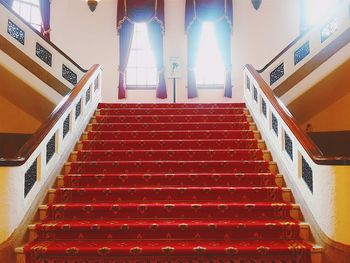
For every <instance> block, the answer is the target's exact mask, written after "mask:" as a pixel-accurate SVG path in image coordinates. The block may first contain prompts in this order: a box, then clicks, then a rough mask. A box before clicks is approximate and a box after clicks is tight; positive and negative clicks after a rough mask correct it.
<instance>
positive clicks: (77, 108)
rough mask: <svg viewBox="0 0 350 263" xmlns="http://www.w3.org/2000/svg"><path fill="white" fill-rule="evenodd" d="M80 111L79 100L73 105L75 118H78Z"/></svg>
mask: <svg viewBox="0 0 350 263" xmlns="http://www.w3.org/2000/svg"><path fill="white" fill-rule="evenodd" d="M80 113H81V100H79V102H78V103H77V105H75V119H78V118H79V116H80Z"/></svg>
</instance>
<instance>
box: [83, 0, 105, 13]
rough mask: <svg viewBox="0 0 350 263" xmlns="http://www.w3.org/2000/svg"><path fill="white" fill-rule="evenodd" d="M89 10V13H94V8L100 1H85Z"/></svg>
mask: <svg viewBox="0 0 350 263" xmlns="http://www.w3.org/2000/svg"><path fill="white" fill-rule="evenodd" d="M85 1H86V2H87V4H88V6H89V8H90V10H91V12H94V11H95V10H96V7H97V5H98V2H100V1H101V0H85Z"/></svg>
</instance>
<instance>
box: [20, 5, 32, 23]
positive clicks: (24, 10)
mask: <svg viewBox="0 0 350 263" xmlns="http://www.w3.org/2000/svg"><path fill="white" fill-rule="evenodd" d="M20 15H21V17H23V18H24V19H25V20H26V21H29V22H30V6H29V5H25V4H22V6H21V13H20Z"/></svg>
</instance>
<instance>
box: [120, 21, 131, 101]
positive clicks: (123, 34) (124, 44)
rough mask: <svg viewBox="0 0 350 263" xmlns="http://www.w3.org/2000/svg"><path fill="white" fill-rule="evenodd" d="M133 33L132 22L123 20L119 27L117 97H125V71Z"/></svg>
mask: <svg viewBox="0 0 350 263" xmlns="http://www.w3.org/2000/svg"><path fill="white" fill-rule="evenodd" d="M133 34H134V24H133V23H131V22H130V21H125V22H124V23H123V26H122V27H121V28H120V29H119V39H120V40H119V42H120V43H119V86H118V98H119V99H125V97H126V82H125V71H126V67H127V65H128V60H129V54H130V48H131V42H132V36H133Z"/></svg>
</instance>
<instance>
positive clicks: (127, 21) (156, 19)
mask: <svg viewBox="0 0 350 263" xmlns="http://www.w3.org/2000/svg"><path fill="white" fill-rule="evenodd" d="M117 12H118V14H117V28H118V31H119V41H120V61H119V72H120V74H119V98H120V99H121V98H125V96H126V94H125V93H126V84H125V70H126V67H127V63H128V59H129V53H130V47H131V41H132V36H133V29H134V26H133V25H134V23H144V22H146V23H147V28H148V34H149V38H150V44H151V48H152V50H153V53H154V55H155V60H156V64H157V71H158V86H157V92H156V93H157V98H161V99H165V98H167V91H166V84H165V76H164V62H163V60H164V59H163V33H164V0H143V1H139V0H118V10H117ZM124 27H126V29H124ZM131 31H132V32H131ZM121 76H122V79H121V78H120V77H121Z"/></svg>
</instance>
